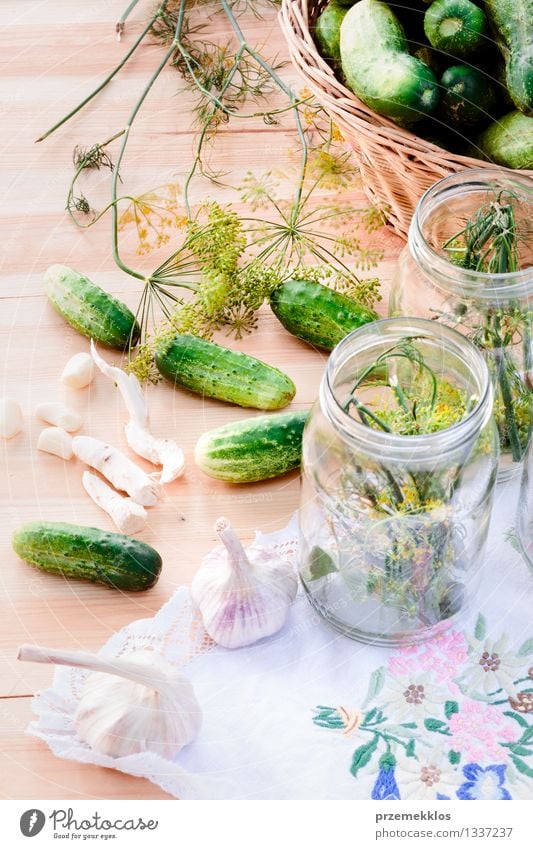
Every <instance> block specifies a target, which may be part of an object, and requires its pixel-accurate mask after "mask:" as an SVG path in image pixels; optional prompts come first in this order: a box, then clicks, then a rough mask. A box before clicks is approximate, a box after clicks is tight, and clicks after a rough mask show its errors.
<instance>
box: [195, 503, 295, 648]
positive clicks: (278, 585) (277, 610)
mask: <svg viewBox="0 0 533 849" xmlns="http://www.w3.org/2000/svg"><path fill="white" fill-rule="evenodd" d="M215 531H216V533H217V534H218V536H219V537H220V539H221V541H222V543H223V546H224V547H222V548H220V547H219V548H216V549H214V550H213V551H211V552H209V554H207V555H206V557H205V558H204V560H203V562H202V566H201V567H200V569H199V570H198V572H197V573H196V575H195V577H194V580H193V582H192V586H191V597H192V599H193V601H194V603H195V604H196V606H197V607H198V609H199V610H200V613H201V615H202V620H203V623H204V628H205V630H206V631H207V633H208V634H209V636H210V637H211V638H212V639H213V640H215V642H217V643H218V644H219V645H221V646H224V647H225V648H228V649H235V648H240V647H241V646H248V645H250V644H251V643H255V642H257V640H260V639H262V638H263V637H269V636H271V635H272V634H275V633H276V631H279V629H280V628H281V627H282V625H283V624H284V622H285V620H286V618H287V615H288V612H289V607H290V605H291V604H292V602H293V601H294V599H295V598H296V593H297V590H298V579H297V577H296V575H295V573H294V570H293V568H292V566H291V564H290V563H288V562H287V561H285V560H283V559H282V558H281V557H280V555H279V554H278V553H277V552H276V551H271V550H269V549H266V548H264V547H263V546H260V545H257V544H255V543H254V544H253V545H251V546H249V547H248V548H247V549H246V550H245V549H244V548H243V546H242V543H241V542H240V540H239V539H238V537H237V536H236V535H235V533H234V532H233V530H232V528H231V526H230V523H229V522H228V520H227V519H224V518H220V519H218V521H217V522H216V524H215Z"/></svg>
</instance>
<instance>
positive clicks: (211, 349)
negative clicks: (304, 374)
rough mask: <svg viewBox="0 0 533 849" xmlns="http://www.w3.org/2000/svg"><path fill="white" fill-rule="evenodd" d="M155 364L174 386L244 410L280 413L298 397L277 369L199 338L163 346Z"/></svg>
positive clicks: (181, 338) (182, 336)
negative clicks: (253, 408) (236, 405)
mask: <svg viewBox="0 0 533 849" xmlns="http://www.w3.org/2000/svg"><path fill="white" fill-rule="evenodd" d="M155 363H156V366H157V368H158V370H159V371H160V372H161V374H162V375H163V377H166V378H167V380H169V381H170V382H171V383H174V384H175V385H176V384H179V385H180V386H184V387H185V388H186V389H189V390H190V391H191V392H196V393H197V394H198V395H204V396H207V397H208V398H218V399H219V400H220V401H229V402H230V403H231V404H238V405H239V406H240V407H255V408H257V409H258V410H279V409H281V407H286V406H287V404H289V403H290V402H291V401H292V399H293V398H294V395H295V394H296V387H295V385H294V383H293V382H292V380H291V379H290V377H287V375H286V374H284V373H283V372H282V371H280V370H279V369H277V368H274V366H269V365H267V364H266V363H264V362H262V361H261V360H256V359H255V357H250V356H248V355H247V354H243V353H241V352H240V351H231V350H230V349H229V348H223V347H222V345H217V344H215V342H207V341H206V340H205V339H199V338H198V337H197V336H189V335H187V334H176V335H175V336H174V337H172V339H170V341H167V342H165V343H163V344H162V345H160V347H159V348H158V350H157V351H156V356H155Z"/></svg>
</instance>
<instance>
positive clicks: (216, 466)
mask: <svg viewBox="0 0 533 849" xmlns="http://www.w3.org/2000/svg"><path fill="white" fill-rule="evenodd" d="M308 417H309V410H304V411H300V412H293V413H275V414H274V415H272V416H258V417H257V418H251V419H244V420H243V421H239V422H232V423H230V424H227V425H223V426H222V427H219V428H216V429H215V430H210V431H208V432H207V433H204V434H203V436H201V437H200V439H199V440H198V442H197V443H196V448H195V452H194V458H195V460H196V463H197V465H198V466H199V468H200V469H201V470H202V471H203V472H205V474H206V475H209V476H210V477H212V478H217V479H218V480H222V481H228V483H253V482H255V481H262V480H268V479H269V478H275V477H278V475H283V474H285V473H286V472H290V471H292V470H293V469H297V468H299V466H300V463H301V459H302V435H303V430H304V427H305V423H306V421H307V419H308Z"/></svg>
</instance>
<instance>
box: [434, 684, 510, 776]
mask: <svg viewBox="0 0 533 849" xmlns="http://www.w3.org/2000/svg"><path fill="white" fill-rule="evenodd" d="M449 728H450V731H451V733H452V739H451V740H450V748H451V749H453V750H454V751H456V752H461V753H464V754H465V755H467V756H468V757H469V758H470V759H471V760H472V761H476V762H479V761H484V762H487V761H489V762H490V761H498V763H501V762H502V761H505V760H507V759H508V751H507V749H506V748H502V746H500V743H501V742H503V743H512V742H515V741H516V740H517V739H518V736H519V733H520V730H519V728H518V726H517V724H516V723H514V722H511V720H509V719H507V718H506V717H505V716H503V714H502V713H501V711H500V710H498V708H496V707H493V706H492V705H484V704H482V703H481V702H474V701H471V700H470V699H465V700H464V701H463V702H462V704H461V706H460V708H459V713H454V714H453V715H452V716H451V717H450V721H449Z"/></svg>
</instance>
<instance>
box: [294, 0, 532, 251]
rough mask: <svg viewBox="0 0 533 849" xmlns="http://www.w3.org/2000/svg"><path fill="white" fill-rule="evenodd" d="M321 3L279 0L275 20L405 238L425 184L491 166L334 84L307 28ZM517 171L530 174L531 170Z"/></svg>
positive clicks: (369, 189)
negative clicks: (403, 125) (399, 122)
mask: <svg viewBox="0 0 533 849" xmlns="http://www.w3.org/2000/svg"><path fill="white" fill-rule="evenodd" d="M326 2H327V0H283V2H282V7H281V12H280V23H281V28H282V30H283V33H284V35H285V38H286V39H287V44H288V46H289V53H290V56H291V59H292V62H293V64H294V66H295V67H296V68H297V69H298V71H299V72H300V74H301V75H302V77H303V79H304V81H305V83H306V85H307V86H308V88H309V89H311V91H312V92H313V93H314V94H315V96H316V97H317V99H318V101H319V102H320V104H321V105H322V106H323V107H324V109H325V110H326V111H327V112H328V114H329V115H330V117H331V118H332V120H334V121H335V123H336V124H338V126H339V128H340V129H341V132H342V134H343V135H344V137H345V139H346V141H347V142H348V143H349V144H350V145H351V147H352V148H353V150H354V153H355V156H356V159H357V161H358V165H359V168H360V171H361V176H362V178H363V184H364V187H365V191H366V193H367V195H368V197H369V198H370V200H371V201H372V203H373V204H375V205H376V206H377V207H378V208H379V209H383V210H384V211H386V215H387V219H388V221H389V223H390V225H391V226H392V227H393V229H394V230H395V231H396V233H398V234H399V235H400V236H402V237H403V238H404V239H405V238H406V237H407V231H408V229H409V223H410V221H411V218H412V215H413V212H414V210H415V207H416V204H417V202H418V200H419V199H420V197H421V195H422V194H423V193H424V191H425V190H426V189H427V188H429V186H431V185H433V183H436V182H437V180H440V179H441V177H446V176H447V175H448V174H452V173H454V172H456V171H462V170H463V169H464V168H473V167H475V168H482V167H484V166H486V167H492V168H494V165H493V164H492V163H490V162H483V161H482V160H480V159H472V158H470V157H468V156H458V155H456V154H454V153H450V152H449V151H447V150H444V149H443V148H441V147H437V145H435V144H432V143H431V142H428V141H426V140H425V139H422V138H418V137H417V136H416V135H414V133H411V132H409V131H408V130H404V129H402V128H401V127H399V126H398V125H397V124H395V123H394V122H393V121H390V120H389V119H388V118H384V117H383V116H381V115H378V114H377V113H376V112H373V111H372V110H371V109H369V107H368V106H365V104H364V103H362V102H361V101H360V100H359V99H358V98H357V97H356V96H355V95H354V94H353V93H352V92H351V91H350V90H349V89H347V88H346V87H345V86H344V85H343V84H342V83H341V82H339V80H337V79H336V77H335V75H334V73H333V70H332V69H331V67H330V66H329V65H328V64H327V62H326V61H325V60H324V59H323V58H322V57H321V56H320V55H319V53H318V50H317V48H316V45H315V43H314V41H313V38H312V35H311V32H310V27H312V26H313V23H314V21H315V20H316V18H317V16H318V15H319V13H320V12H321V11H322V9H323V8H324V6H325V5H326ZM504 170H505V169H504ZM521 173H523V174H529V175H531V176H533V171H522V172H521Z"/></svg>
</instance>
